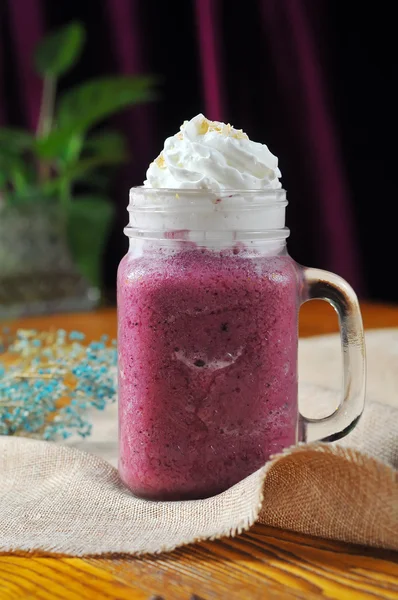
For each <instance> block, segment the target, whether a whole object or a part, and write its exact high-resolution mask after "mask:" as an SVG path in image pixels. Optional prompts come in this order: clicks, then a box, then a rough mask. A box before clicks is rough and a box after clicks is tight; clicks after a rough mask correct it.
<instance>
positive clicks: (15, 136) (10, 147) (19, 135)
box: [0, 127, 34, 153]
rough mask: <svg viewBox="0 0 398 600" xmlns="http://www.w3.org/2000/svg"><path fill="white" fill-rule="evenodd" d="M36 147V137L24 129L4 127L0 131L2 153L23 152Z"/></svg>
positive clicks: (0, 149)
mask: <svg viewBox="0 0 398 600" xmlns="http://www.w3.org/2000/svg"><path fill="white" fill-rule="evenodd" d="M33 145H34V136H33V135H32V134H31V133H29V132H28V131H24V130H23V129H16V128H15V129H13V128H11V127H3V128H2V129H0V151H5V152H7V153H10V152H14V153H16V152H23V151H25V150H30V149H31V148H32V147H33Z"/></svg>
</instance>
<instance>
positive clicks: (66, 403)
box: [0, 329, 117, 440]
mask: <svg viewBox="0 0 398 600" xmlns="http://www.w3.org/2000/svg"><path fill="white" fill-rule="evenodd" d="M84 339H85V336H84V334H83V333H80V332H79V331H72V332H70V333H69V334H68V333H67V332H66V331H64V330H63V329H59V330H58V331H53V332H51V331H50V332H48V331H47V332H37V331H35V330H22V329H19V330H18V331H17V332H16V333H15V334H12V333H11V332H10V331H8V330H6V329H5V330H3V333H2V334H1V333H0V359H1V353H4V360H3V362H0V435H23V436H29V437H35V438H41V439H45V440H56V439H62V438H63V439H65V438H67V437H69V436H70V435H72V433H77V434H79V435H80V436H82V437H86V436H87V435H89V434H90V431H91V424H90V419H89V411H90V409H91V408H96V409H99V410H103V409H104V408H105V407H106V405H107V404H109V403H111V402H114V401H115V399H116V393H117V391H116V363H117V350H116V342H115V341H114V340H113V341H109V340H108V337H107V336H103V337H102V338H101V340H100V341H98V342H91V343H89V344H87V345H86V344H84ZM5 353H6V354H5Z"/></svg>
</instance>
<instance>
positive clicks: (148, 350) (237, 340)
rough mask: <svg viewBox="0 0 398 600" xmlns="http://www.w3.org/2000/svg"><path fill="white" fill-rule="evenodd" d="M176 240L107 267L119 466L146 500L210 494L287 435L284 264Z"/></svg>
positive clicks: (294, 286)
mask: <svg viewBox="0 0 398 600" xmlns="http://www.w3.org/2000/svg"><path fill="white" fill-rule="evenodd" d="M187 246H188V248H187V249H185V250H184V249H181V248H179V249H178V250H177V252H176V253H175V254H173V253H171V252H170V251H165V250H162V249H161V248H160V247H158V249H156V248H155V247H154V248H152V250H151V251H150V252H147V251H146V252H145V254H144V255H143V256H140V257H133V256H132V255H130V254H128V255H127V256H126V257H125V258H124V259H123V260H122V262H121V264H120V267H119V271H118V311H119V334H118V335H119V340H118V344H119V411H120V416H119V422H120V426H119V444H120V449H119V456H120V459H119V471H120V474H121V477H122V479H123V481H124V483H125V484H126V485H127V486H128V487H129V488H130V489H131V490H132V491H133V492H134V493H135V494H137V495H139V496H142V497H146V498H152V499H163V500H165V499H187V498H204V497H208V496H211V495H214V494H217V493H219V492H221V491H223V490H225V489H227V488H229V487H230V486H231V485H233V484H235V483H237V482H238V481H240V480H241V479H243V478H244V477H246V476H247V475H249V474H250V473H252V472H254V471H255V470H257V469H258V468H260V467H261V466H262V465H264V463H265V462H266V461H267V460H268V459H269V457H270V456H271V455H272V454H275V453H278V452H280V451H281V450H282V449H283V448H286V447H288V446H290V445H292V444H295V443H296V441H297V422H298V408H297V364H296V363H297V343H298V333H297V311H298V305H299V301H298V291H297V290H298V277H299V275H298V270H297V268H296V264H295V262H294V261H293V260H292V259H291V258H290V257H288V256H280V257H266V256H261V255H254V254H253V253H251V254H248V253H246V252H245V251H244V250H238V249H235V250H234V251H232V250H231V251H221V252H220V251H215V250H206V249H200V248H198V247H195V246H193V245H189V244H187Z"/></svg>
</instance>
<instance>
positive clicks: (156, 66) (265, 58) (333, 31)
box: [0, 0, 398, 299]
mask: <svg viewBox="0 0 398 600" xmlns="http://www.w3.org/2000/svg"><path fill="white" fill-rule="evenodd" d="M172 4H173V11H172V12H171V8H170V6H169V5H168V3H164V2H163V3H160V2H157V1H156V0H102V1H100V0H98V1H94V0H87V2H81V1H80V2H79V1H78V0H69V1H68V2H67V1H66V0H65V1H62V0H59V1H58V2H51V1H50V0H47V1H46V0H3V2H2V3H0V90H1V93H0V123H8V124H12V125H19V126H27V127H29V128H30V129H34V128H35V126H36V123H37V119H38V112H39V101H40V92H41V86H40V80H39V79H38V78H37V77H36V75H35V74H34V71H33V69H32V51H33V48H34V46H35V44H36V42H37V40H38V39H39V38H40V36H41V35H42V33H43V32H44V31H47V30H49V29H51V28H54V27H57V26H59V25H61V24H62V23H65V22H68V21H69V20H72V19H80V20H82V21H84V22H85V24H86V26H87V29H88V45H87V48H86V51H85V54H84V55H83V58H82V63H81V65H79V66H78V67H77V69H76V70H75V71H74V72H73V73H71V74H70V75H68V76H67V77H66V78H65V80H64V81H63V82H61V91H62V88H63V87H67V86H68V85H70V84H73V83H76V82H79V81H81V80H83V78H85V77H90V76H96V75H99V74H101V73H104V74H106V73H109V72H113V73H124V74H139V73H152V74H155V75H158V76H159V86H158V87H159V97H158V99H157V100H156V101H155V102H154V103H152V104H151V105H148V106H143V107H137V108H132V109H131V110H129V111H126V112H125V113H124V114H123V115H122V116H121V117H118V118H116V119H115V123H116V124H117V125H118V126H119V127H120V128H121V129H123V130H124V131H125V133H126V135H127V136H128V139H129V143H130V148H131V156H132V159H131V164H130V165H129V166H128V168H126V169H124V171H123V170H122V171H121V173H120V178H119V182H118V186H116V187H115V191H114V198H115V203H116V204H117V206H118V208H119V212H118V215H119V216H118V222H117V223H116V225H115V231H114V234H113V236H112V239H111V241H110V244H109V250H108V257H107V265H106V266H107V273H108V280H109V285H110V286H112V284H113V277H114V270H115V267H116V264H117V262H118V260H119V258H120V255H121V253H122V252H123V248H124V243H123V242H122V241H121V239H122V234H121V227H122V225H123V223H124V222H125V212H124V208H125V206H126V204H127V191H128V187H129V186H131V185H136V184H139V183H141V182H142V180H143V179H144V176H145V170H146V167H147V165H148V163H149V162H150V161H151V160H152V159H153V158H154V156H155V155H156V154H157V153H158V152H159V151H160V149H161V145H162V142H163V139H164V137H166V136H167V135H171V134H172V133H174V132H175V131H176V130H177V129H178V127H179V125H180V123H181V122H182V121H183V120H184V119H187V118H190V117H192V116H193V115H194V114H196V113H197V112H199V111H201V112H204V113H205V114H206V115H207V116H208V117H209V118H213V119H220V120H225V121H229V122H232V123H233V124H234V125H235V126H237V127H243V128H244V129H246V130H247V132H248V133H249V135H250V137H252V138H253V139H257V140H259V141H265V142H266V143H267V144H268V145H269V147H270V148H271V150H272V151H273V152H274V153H275V154H277V155H278V156H279V157H280V167H281V170H282V174H283V184H284V187H286V188H287V190H288V197H289V200H290V207H289V217H288V224H289V226H290V227H291V229H292V236H291V241H290V250H291V254H292V255H293V256H294V257H295V258H296V260H298V261H299V262H302V263H306V264H311V265H313V266H318V267H323V268H327V269H329V270H332V271H335V272H337V273H339V274H340V275H342V276H343V277H345V278H346V279H347V280H348V281H349V282H350V283H351V284H352V285H354V286H355V287H356V288H357V289H358V290H359V291H361V292H363V291H364V289H365V286H366V287H367V288H369V282H370V288H371V289H372V290H373V291H372V292H371V293H372V295H373V296H383V293H381V294H378V293H377V292H376V293H375V289H376V288H375V285H376V284H375V281H374V282H373V283H372V279H371V275H369V274H368V273H367V272H365V270H364V267H363V264H361V257H362V256H363V255H364V254H365V255H366V252H368V250H367V249H368V248H369V246H367V240H366V239H365V236H364V229H363V226H362V225H361V227H362V229H361V228H360V231H359V232H358V231H357V227H356V223H357V221H358V219H356V217H357V216H358V212H359V211H362V208H359V199H358V190H359V189H363V188H361V180H360V175H359V173H360V172H361V167H360V164H359V163H358V162H355V160H356V159H355V157H354V158H353V155H350V154H347V150H344V151H343V148H342V140H343V141H344V137H345V138H346V139H345V141H347V137H348V138H349V139H348V147H350V144H351V148H355V143H354V136H356V131H354V130H351V129H350V125H349V124H347V123H348V120H347V118H346V117H344V110H345V108H346V106H347V103H348V102H349V100H347V103H346V104H344V103H343V102H342V101H341V100H340V101H336V96H337V95H340V94H344V93H345V90H344V89H342V87H341V84H340V82H339V78H340V77H343V75H342V74H341V73H340V72H339V70H338V69H339V68H342V73H345V71H344V69H345V68H346V67H345V66H344V64H345V63H344V61H346V62H347V61H348V63H347V64H350V62H349V61H350V57H351V60H354V58H352V57H354V55H355V50H354V49H353V48H351V46H349V36H351V31H352V29H350V28H351V26H352V24H353V23H354V24H356V26H357V28H358V27H362V33H360V34H359V35H360V36H362V37H361V43H362V42H363V43H365V44H366V43H368V42H367V40H368V27H369V28H370V27H371V25H373V21H372V19H373V16H372V14H371V13H370V12H369V15H368V16H367V13H366V10H365V9H364V10H362V9H361V19H362V21H361V22H360V25H358V18H359V17H358V15H357V14H356V11H355V10H354V9H352V10H351V13H350V12H349V7H346V8H347V10H345V13H344V18H345V19H346V21H347V25H345V24H344V23H342V22H341V15H340V13H339V10H338V7H336V4H339V3H335V2H333V1H332V0H318V1H317V2H314V1H313V0H247V1H246V2H244V3H233V2H229V1H228V0H179V1H177V0H176V1H175V2H173V3H172ZM366 19H368V20H366ZM344 36H345V37H344ZM341 39H345V43H346V47H350V48H351V50H349V52H351V54H349V55H348V58H347V56H346V54H345V50H344V48H342V49H340V45H341V44H340V40H341ZM364 40H365V41H364ZM343 59H344V61H343ZM343 63H344V64H343ZM336 64H337V65H340V66H337V67H336ZM357 64H359V67H358V68H359V69H360V68H362V70H363V73H365V70H366V69H365V67H364V66H362V67H361V64H360V60H359V62H358V63H357ZM341 65H343V66H342V67H341ZM347 69H348V67H347ZM358 73H359V74H358ZM361 73H362V71H360V72H357V74H356V77H357V81H359V84H360V85H363V86H364V85H365V83H364V81H365V80H362V79H361V78H362V75H361ZM351 75H352V72H351ZM346 77H348V73H347V74H346ZM363 77H365V76H364V75H363ZM348 88H349V85H348V86H347V88H346V89H347V90H348ZM346 93H347V94H351V96H350V97H351V98H355V90H354V89H353V88H352V89H350V91H347V92H346ZM348 97H349V96H347V98H348ZM364 101H366V97H365V96H364ZM347 132H348V133H347ZM350 136H351V137H350ZM356 151H357V153H358V154H359V155H360V156H361V160H364V159H363V156H362V155H363V154H364V152H362V154H361V151H360V150H359V151H358V149H356ZM350 161H351V163H350ZM346 163H350V164H351V168H347V166H346ZM369 198H370V196H369ZM369 215H370V212H369V213H368V216H369ZM369 219H370V216H369ZM387 287H388V286H387ZM387 287H386V289H387ZM388 290H389V291H387V292H386V294H385V296H386V297H394V294H395V291H396V286H395V287H394V288H392V287H391V286H390V288H388ZM397 299H398V295H397Z"/></svg>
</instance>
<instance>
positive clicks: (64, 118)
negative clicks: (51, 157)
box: [57, 76, 154, 131]
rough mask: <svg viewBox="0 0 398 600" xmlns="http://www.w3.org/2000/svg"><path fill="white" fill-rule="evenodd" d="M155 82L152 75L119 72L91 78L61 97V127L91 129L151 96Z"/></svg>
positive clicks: (80, 129)
mask: <svg viewBox="0 0 398 600" xmlns="http://www.w3.org/2000/svg"><path fill="white" fill-rule="evenodd" d="M153 84H154V79H153V78H151V77H119V76H117V77H104V78H101V79H94V80H92V81H87V82H85V83H83V84H81V85H79V86H77V87H75V88H72V89H71V90H69V91H68V92H66V93H65V94H64V95H63V97H62V98H61V101H60V103H59V106H58V111H57V123H58V126H59V127H60V129H62V128H64V127H70V128H72V129H74V130H75V131H84V130H87V129H89V128H90V127H92V126H93V125H95V124H96V123H98V122H100V121H102V120H103V119H106V118H107V117H109V116H110V115H112V114H114V113H115V112H118V111H120V110H122V109H123V108H126V107H127V106H131V105H133V104H138V103H141V102H146V101H147V100H151V99H152V98H153V96H154V94H153Z"/></svg>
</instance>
